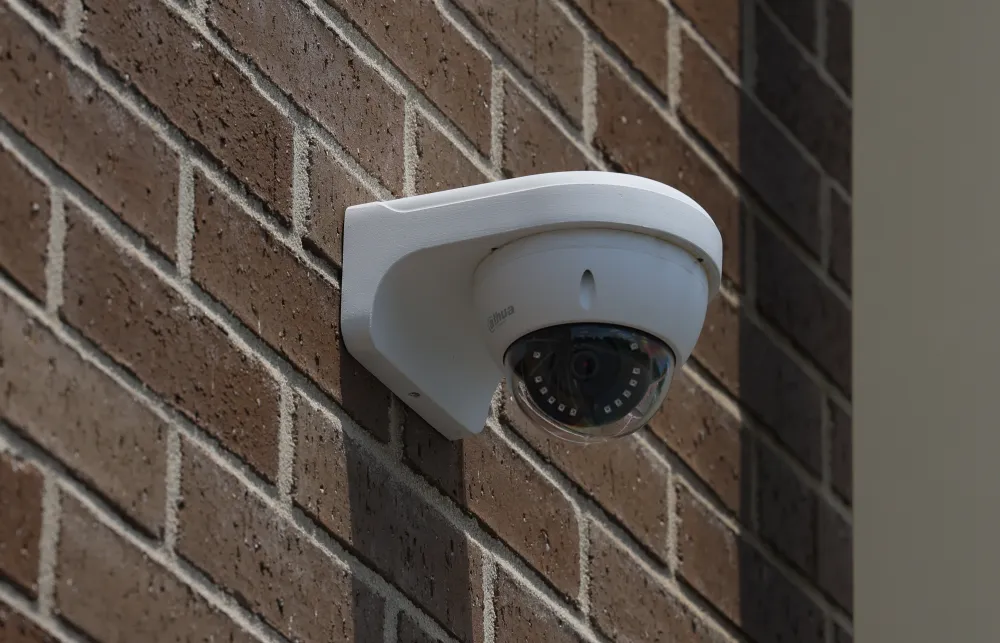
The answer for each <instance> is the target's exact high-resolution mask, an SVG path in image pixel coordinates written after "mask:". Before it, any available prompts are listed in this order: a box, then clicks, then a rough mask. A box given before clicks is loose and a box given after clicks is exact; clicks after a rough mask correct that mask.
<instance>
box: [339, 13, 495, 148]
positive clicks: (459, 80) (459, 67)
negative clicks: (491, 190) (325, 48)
mask: <svg viewBox="0 0 1000 643" xmlns="http://www.w3.org/2000/svg"><path fill="white" fill-rule="evenodd" d="M327 2H329V3H330V4H332V5H334V6H336V7H338V8H339V9H340V10H341V11H342V12H343V13H344V14H345V15H346V16H347V17H348V19H350V20H351V21H352V22H354V23H356V24H357V25H359V26H360V27H361V30H362V31H364V32H365V34H366V35H367V36H368V38H370V39H371V40H372V42H373V43H375V46H376V47H377V48H378V49H379V50H380V51H381V52H382V53H384V54H385V55H386V56H388V57H389V59H390V60H391V61H392V62H393V64H394V65H396V67H398V68H399V69H400V70H401V71H402V72H403V73H404V74H406V75H407V76H408V77H409V78H410V79H411V80H412V81H413V83H414V84H415V85H416V86H417V87H418V88H419V89H420V90H421V91H423V92H424V93H425V94H427V97H428V98H430V99H431V100H432V101H434V103H436V104H437V105H438V107H440V108H441V111H442V112H444V114H445V116H447V117H448V118H449V119H451V120H452V121H454V122H455V124H456V125H458V127H459V129H461V130H462V131H463V132H464V133H465V135H466V136H468V137H469V139H471V140H472V142H473V144H474V145H475V146H476V147H478V148H479V151H480V152H483V153H484V154H488V153H489V149H490V107H489V98H490V73H491V70H490V61H489V59H488V58H487V57H486V54H484V53H482V52H481V51H479V50H478V49H476V48H475V47H474V46H473V45H472V43H470V42H469V41H468V40H466V39H465V36H463V35H462V34H461V33H460V32H459V31H458V29H456V28H455V26H454V25H452V24H451V23H450V22H449V21H448V20H447V19H445V17H444V16H442V15H441V14H440V12H438V10H437V7H436V6H435V4H434V2H433V0H410V1H409V2H393V1H391V0H327Z"/></svg>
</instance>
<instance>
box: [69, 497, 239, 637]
mask: <svg viewBox="0 0 1000 643" xmlns="http://www.w3.org/2000/svg"><path fill="white" fill-rule="evenodd" d="M62 507H63V514H62V527H61V529H60V533H59V551H58V559H57V563H56V589H55V592H56V595H55V603H56V612H57V613H58V614H59V615H60V616H61V617H62V618H64V619H66V620H68V621H70V622H71V623H72V624H73V626H74V627H76V628H78V629H79V630H81V631H83V632H84V633H86V634H87V636H88V637H92V638H93V639H95V640H101V641H111V640H115V641H152V640H158V641H166V640H171V641H183V640H188V641H190V640H196V639H208V638H212V640H217V641H228V642H230V643H235V642H237V641H239V642H243V641H245V642H246V643H250V642H251V641H253V640H254V639H253V637H251V636H250V635H249V634H246V633H245V632H243V631H241V630H240V629H239V628H238V627H237V626H236V624H235V623H233V622H232V621H230V620H229V618H228V617H226V616H225V615H224V614H222V613H221V612H219V611H218V610H216V609H215V608H213V607H212V606H211V605H209V604H208V603H207V602H206V601H205V599H203V598H202V597H201V596H200V595H198V594H196V593H194V591H192V590H191V588H189V587H187V586H186V585H184V584H183V583H181V582H180V581H179V580H178V579H177V578H176V577H175V576H173V575H172V574H171V573H170V572H168V571H167V570H166V569H164V568H162V567H160V566H159V565H158V564H156V563H155V562H153V561H152V560H150V558H149V557H148V556H146V555H145V554H144V553H143V552H142V551H140V550H139V549H137V548H136V547H135V546H133V545H131V544H130V543H128V542H127V541H126V540H125V539H124V538H122V537H121V536H119V535H118V534H116V533H115V532H113V531H112V530H111V529H109V528H108V527H106V526H104V525H102V524H101V523H99V522H97V520H96V519H95V518H94V516H93V515H91V514H90V513H89V512H88V511H87V510H86V509H84V508H83V506H82V505H80V504H79V503H78V502H77V501H76V500H74V499H73V498H69V497H64V498H63V500H62Z"/></svg>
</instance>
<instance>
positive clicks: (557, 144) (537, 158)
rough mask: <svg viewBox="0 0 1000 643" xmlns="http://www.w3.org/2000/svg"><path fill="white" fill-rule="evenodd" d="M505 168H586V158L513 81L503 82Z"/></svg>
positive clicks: (517, 172)
mask: <svg viewBox="0 0 1000 643" xmlns="http://www.w3.org/2000/svg"><path fill="white" fill-rule="evenodd" d="M503 104H504V107H503V109H504V132H503V159H502V166H503V172H504V174H505V175H507V176H524V175H526V174H541V173H543V172H559V171H563V170H585V169H587V167H588V163H587V159H586V158H585V157H584V156H583V153H582V152H580V150H578V149H577V148H576V147H575V146H574V145H573V144H572V143H571V142H570V141H569V139H568V138H566V136H564V135H563V134H562V132H560V131H559V130H558V129H556V126H555V125H554V124H553V123H552V121H550V120H549V119H548V117H547V116H545V114H543V113H542V111H541V110H540V109H538V108H537V107H535V106H534V105H533V104H532V103H531V101H529V100H528V98H527V96H525V95H524V94H522V93H521V90H519V89H518V88H517V87H515V86H514V84H513V83H506V84H505V85H504V101H503Z"/></svg>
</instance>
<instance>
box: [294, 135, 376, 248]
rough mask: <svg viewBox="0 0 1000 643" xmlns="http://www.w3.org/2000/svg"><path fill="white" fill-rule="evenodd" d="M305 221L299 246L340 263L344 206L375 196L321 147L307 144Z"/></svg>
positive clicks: (373, 198)
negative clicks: (307, 187)
mask: <svg viewBox="0 0 1000 643" xmlns="http://www.w3.org/2000/svg"><path fill="white" fill-rule="evenodd" d="M309 156H310V163H309V195H310V199H309V216H308V219H309V222H308V231H307V233H306V236H305V237H304V238H303V239H302V244H303V246H304V247H305V248H306V249H307V250H309V251H310V252H314V253H316V254H318V255H320V256H322V257H324V258H326V259H328V260H329V261H332V262H333V263H335V264H337V265H338V266H339V265H340V262H341V261H342V260H343V257H344V255H343V249H344V212H345V210H347V208H348V206H352V205H357V204H359V203H368V202H369V201H375V200H377V199H376V198H375V195H374V194H372V193H371V192H370V191H369V190H368V188H366V187H365V186H364V185H363V184H362V183H361V181H359V180H358V179H356V178H355V177H354V176H353V175H352V174H351V173H350V172H348V171H347V169H346V168H345V167H344V166H343V165H342V164H341V163H340V161H338V160H337V159H336V157H335V156H334V155H333V154H332V153H331V152H329V151H328V150H327V149H326V148H325V147H323V146H321V145H317V144H315V143H314V144H313V145H312V146H311V147H310V152H309Z"/></svg>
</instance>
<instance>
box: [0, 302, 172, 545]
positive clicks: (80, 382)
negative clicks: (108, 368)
mask: <svg viewBox="0 0 1000 643" xmlns="http://www.w3.org/2000/svg"><path fill="white" fill-rule="evenodd" d="M0 355H2V357H3V363H2V365H0V391H2V394H0V415H2V417H3V420H4V421H5V422H7V423H9V424H10V425H11V426H12V427H14V430H16V431H17V432H18V433H20V434H22V435H23V436H24V437H26V438H27V439H28V440H30V441H32V442H34V443H35V444H37V445H39V446H41V447H42V448H44V449H45V450H46V451H48V452H49V453H50V454H51V455H52V456H53V457H54V458H55V459H57V460H59V461H60V462H62V463H63V464H65V465H66V466H67V467H69V468H70V469H71V470H72V471H73V472H74V475H76V476H79V477H80V478H81V479H82V480H84V481H86V482H87V483H88V484H90V485H92V486H93V487H94V488H95V490H96V491H97V492H98V493H99V494H101V495H102V496H103V497H105V498H107V499H108V500H110V501H111V502H112V503H113V504H114V505H115V506H117V507H119V508H120V509H121V510H122V511H123V512H124V513H125V514H126V515H127V516H128V517H129V518H130V519H131V520H133V521H135V522H136V523H138V524H139V525H141V526H142V527H143V528H144V529H145V530H147V531H148V532H150V533H153V534H156V533H158V532H159V530H160V529H161V528H162V526H163V502H164V489H163V476H164V475H165V470H166V454H165V452H164V448H165V444H166V433H167V427H166V424H165V423H164V422H163V421H162V420H160V419H159V418H157V417H156V416H155V415H154V414H153V413H152V412H151V411H149V410H148V409H147V408H146V407H144V406H143V405H142V404H141V402H139V400H137V399H136V398H135V397H134V396H133V395H131V394H130V393H128V392H126V391H125V390H123V389H122V388H121V387H119V386H118V385H117V384H115V382H114V381H113V380H112V379H111V378H110V377H108V376H107V375H105V374H104V373H102V372H101V371H99V370H98V369H97V368H96V367H95V366H93V365H92V364H89V363H87V362H86V361H84V360H83V359H82V358H81V357H80V356H79V355H78V354H77V353H76V352H74V351H73V350H72V349H70V348H69V347H68V346H66V345H65V344H63V343H61V342H60V341H59V340H58V339H57V338H56V337H54V336H53V334H52V333H51V332H50V331H49V330H47V329H46V328H45V327H44V326H42V325H41V324H39V323H38V322H36V321H35V320H33V319H31V318H30V317H29V316H28V315H27V314H26V313H25V311H24V310H23V309H21V308H19V307H18V306H17V304H15V303H14V302H13V301H11V300H10V299H8V298H7V297H6V296H5V295H2V294H0Z"/></svg>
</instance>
